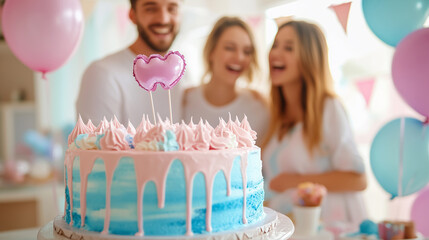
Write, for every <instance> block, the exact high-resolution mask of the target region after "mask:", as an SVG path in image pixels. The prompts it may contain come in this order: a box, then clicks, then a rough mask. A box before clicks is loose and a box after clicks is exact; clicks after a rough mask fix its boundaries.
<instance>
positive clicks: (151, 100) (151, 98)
mask: <svg viewBox="0 0 429 240" xmlns="http://www.w3.org/2000/svg"><path fill="white" fill-rule="evenodd" d="M149 94H150V103H151V104H152V114H153V121H154V122H155V124H156V117H155V107H154V106H153V97H152V92H151V91H149Z"/></svg>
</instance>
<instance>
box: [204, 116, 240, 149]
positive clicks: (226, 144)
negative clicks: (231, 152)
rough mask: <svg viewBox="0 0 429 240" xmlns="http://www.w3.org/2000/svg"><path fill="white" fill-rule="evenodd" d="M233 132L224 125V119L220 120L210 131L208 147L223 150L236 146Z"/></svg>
mask: <svg viewBox="0 0 429 240" xmlns="http://www.w3.org/2000/svg"><path fill="white" fill-rule="evenodd" d="M237 146H238V143H237V139H236V136H235V134H234V133H233V132H232V131H231V130H230V129H228V128H227V127H226V125H225V121H223V120H220V121H219V125H218V126H217V127H216V128H215V129H214V130H213V131H212V134H211V141H210V149H214V150H223V149H233V148H237Z"/></svg>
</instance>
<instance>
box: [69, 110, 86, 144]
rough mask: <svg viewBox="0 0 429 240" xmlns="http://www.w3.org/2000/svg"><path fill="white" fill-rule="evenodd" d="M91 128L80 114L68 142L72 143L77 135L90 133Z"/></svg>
mask: <svg viewBox="0 0 429 240" xmlns="http://www.w3.org/2000/svg"><path fill="white" fill-rule="evenodd" d="M90 133H91V130H90V129H89V128H88V127H87V126H86V125H85V123H83V121H82V118H81V117H80V115H79V119H78V120H77V123H76V126H75V127H74V129H73V131H72V132H71V133H70V135H69V137H68V139H67V142H68V145H69V146H70V144H72V143H73V142H74V140H75V139H76V137H77V136H79V135H80V134H90Z"/></svg>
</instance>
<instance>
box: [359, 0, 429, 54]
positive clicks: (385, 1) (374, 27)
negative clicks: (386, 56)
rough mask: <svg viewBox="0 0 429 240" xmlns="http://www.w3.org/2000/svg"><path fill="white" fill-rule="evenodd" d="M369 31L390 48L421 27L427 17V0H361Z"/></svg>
mask: <svg viewBox="0 0 429 240" xmlns="http://www.w3.org/2000/svg"><path fill="white" fill-rule="evenodd" d="M362 10H363V14H364V16H365V20H366V22H367V24H368V26H369V28H370V29H371V31H372V32H373V33H374V34H375V35H376V36H377V37H378V38H379V39H381V40H382V41H383V42H385V43H387V44H388V45H390V46H392V47H396V45H398V43H399V42H400V41H401V40H402V39H403V38H404V37H405V36H406V35H408V34H409V33H411V32H413V31H414V30H417V29H419V28H422V27H423V24H424V23H425V21H426V19H427V18H428V16H429V1H428V0H362Z"/></svg>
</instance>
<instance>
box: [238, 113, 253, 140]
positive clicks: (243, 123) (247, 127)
mask: <svg viewBox="0 0 429 240" xmlns="http://www.w3.org/2000/svg"><path fill="white" fill-rule="evenodd" d="M240 127H241V128H242V129H244V130H246V131H247V132H249V133H250V135H251V136H252V138H253V140H256V138H257V134H256V131H254V130H253V129H252V128H251V127H250V123H249V121H247V116H246V115H244V118H243V120H242V121H241V124H240Z"/></svg>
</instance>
